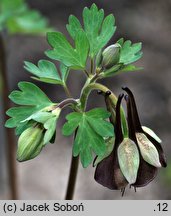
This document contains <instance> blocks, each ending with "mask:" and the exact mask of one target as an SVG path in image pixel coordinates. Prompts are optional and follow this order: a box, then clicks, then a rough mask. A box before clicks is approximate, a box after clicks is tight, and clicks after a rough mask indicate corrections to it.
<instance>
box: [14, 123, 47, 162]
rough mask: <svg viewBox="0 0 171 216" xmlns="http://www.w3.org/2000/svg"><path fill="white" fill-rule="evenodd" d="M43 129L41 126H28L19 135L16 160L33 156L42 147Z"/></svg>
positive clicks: (24, 159)
mask: <svg viewBox="0 0 171 216" xmlns="http://www.w3.org/2000/svg"><path fill="white" fill-rule="evenodd" d="M43 131H44V129H43V128H41V127H38V126H37V127H33V126H32V127H30V128H28V129H26V130H25V131H24V132H23V133H22V134H21V135H20V137H19V140H18V149H17V160H18V161H20V162H22V161H26V160H30V159H33V158H35V157H36V156H37V155H38V154H39V153H40V152H41V150H42V148H43V137H44V132H43Z"/></svg>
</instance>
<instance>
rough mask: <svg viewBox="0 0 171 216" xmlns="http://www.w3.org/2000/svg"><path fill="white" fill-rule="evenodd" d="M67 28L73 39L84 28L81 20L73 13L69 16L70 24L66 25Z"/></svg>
mask: <svg viewBox="0 0 171 216" xmlns="http://www.w3.org/2000/svg"><path fill="white" fill-rule="evenodd" d="M66 28H67V30H68V32H69V34H70V35H71V37H72V38H73V40H75V39H76V36H77V34H78V32H79V31H81V30H83V29H82V26H81V24H80V21H79V20H78V19H77V18H76V17H75V16H73V15H70V16H69V24H68V25H66Z"/></svg>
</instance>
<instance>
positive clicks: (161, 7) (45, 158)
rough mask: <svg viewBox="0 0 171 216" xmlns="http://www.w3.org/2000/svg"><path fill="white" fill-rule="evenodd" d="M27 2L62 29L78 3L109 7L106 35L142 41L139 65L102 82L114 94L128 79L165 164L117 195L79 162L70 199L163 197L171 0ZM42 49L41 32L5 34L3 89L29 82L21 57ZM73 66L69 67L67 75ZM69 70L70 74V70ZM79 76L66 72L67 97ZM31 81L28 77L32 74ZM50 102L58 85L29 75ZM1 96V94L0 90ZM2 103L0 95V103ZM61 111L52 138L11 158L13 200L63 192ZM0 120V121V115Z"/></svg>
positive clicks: (2, 171) (170, 181)
mask: <svg viewBox="0 0 171 216" xmlns="http://www.w3.org/2000/svg"><path fill="white" fill-rule="evenodd" d="M27 2H28V4H29V5H30V7H31V8H34V9H37V10H40V12H41V13H42V14H43V15H44V16H46V17H47V18H48V19H49V22H50V25H51V26H53V27H54V28H55V29H57V30H58V31H61V32H63V33H64V34H66V35H67V37H68V39H70V38H69V36H68V34H67V31H66V28H65V25H66V24H67V22H68V16H69V15H70V14H74V15H76V16H77V17H78V18H81V14H82V10H83V8H84V7H85V6H90V5H91V4H92V3H93V2H95V3H96V4H97V6H98V7H100V8H103V9H104V10H105V14H106V15H107V14H109V13H113V14H114V15H115V18H116V25H117V31H116V33H115V35H114V37H113V38H112V40H111V43H115V42H116V40H117V39H119V38H120V37H124V38H125V39H130V40H131V41H133V42H139V41H141V42H142V43H143V53H144V55H143V58H142V59H141V60H140V61H138V62H137V63H136V65H138V66H143V67H144V70H143V71H140V72H132V73H127V74H121V75H119V76H117V77H114V78H111V79H110V80H109V79H106V80H104V81H103V83H104V84H105V85H107V86H109V88H111V89H112V90H113V91H114V92H115V93H116V94H117V95H118V94H119V93H120V92H121V87H122V86H128V87H129V88H131V89H132V91H133V92H134V94H135V97H136V100H137V105H138V110H139V113H140V118H141V121H142V124H143V125H146V126H148V127H150V128H152V129H153V130H154V131H155V132H156V133H157V134H158V135H159V137H160V138H161V139H162V141H163V148H164V151H165V153H166V157H167V160H168V163H169V165H168V167H167V168H166V169H161V170H159V174H158V176H157V178H156V179H155V180H154V181H153V182H152V183H150V184H149V185H148V186H147V187H145V188H138V190H137V193H134V191H133V189H132V190H130V189H129V188H127V189H126V193H125V196H124V197H123V198H122V197H121V195H120V192H119V191H110V190H108V189H106V188H104V187H102V186H101V185H99V184H97V183H96V182H95V181H94V168H93V167H91V166H90V167H89V168H87V169H83V168H82V166H81V165H80V166H79V172H78V178H77V184H76V188H75V196H74V199H92V200H93V199H171V143H170V140H171V39H170V38H171V25H170V23H171V0H164V1H163V0H150V1H149V0H139V1H136V0H105V1H103V0H98V1H97V0H94V1H89V0H68V1H67V0H49V1H46V0H28V1H27ZM48 48H49V46H48V44H47V41H46V37H45V36H43V37H40V36H26V35H24V36H23V35H15V36H8V38H7V62H8V80H9V84H10V90H13V89H16V88H17V83H18V82H19V81H32V80H31V79H30V78H29V74H28V73H27V72H26V71H25V70H24V69H23V61H24V60H28V61H31V62H33V63H37V61H38V60H39V59H46V56H45V55H44V51H45V50H47V49H48ZM73 73H74V74H73ZM72 75H73V76H72ZM84 81H85V77H84V75H83V74H82V73H80V72H72V71H71V72H70V76H69V79H68V85H69V88H70V90H71V92H72V94H73V95H74V97H76V98H77V97H79V92H80V89H81V87H82V86H83V84H84ZM34 82H35V81H34ZM35 83H36V84H37V85H38V86H39V87H40V88H42V89H43V90H44V91H45V92H46V93H47V94H48V96H49V97H50V98H51V99H52V100H55V101H60V100H62V99H64V98H65V93H64V92H63V89H62V88H61V87H58V86H53V85H49V84H42V83H38V82H35ZM0 97H1V96H0ZM99 105H104V103H103V100H102V98H101V97H100V96H97V94H96V92H94V93H92V94H91V97H90V99H89V102H88V108H91V107H94V106H99ZM1 107H2V99H1V101H0V108H1ZM68 112H69V110H67V109H66V110H65V111H64V112H63V115H62V117H61V118H60V121H59V122H58V126H57V138H56V143H55V144H54V145H47V146H46V148H44V149H43V151H42V152H41V154H40V155H39V156H38V157H37V158H36V159H34V160H31V161H28V162H24V163H18V162H17V181H18V184H17V188H18V192H19V199H64V196H65V189H66V186H67V180H68V173H69V168H70V160H71V151H72V137H70V138H66V137H63V136H62V134H61V127H62V125H63V123H64V122H65V118H64V115H65V114H67V113H68ZM2 118H3V112H2V110H0V119H2ZM0 121H1V122H2V120H0ZM5 143H6V142H5V136H4V127H3V124H0V199H8V198H9V195H10V187H9V176H8V171H7V159H6V158H7V157H6V144H5Z"/></svg>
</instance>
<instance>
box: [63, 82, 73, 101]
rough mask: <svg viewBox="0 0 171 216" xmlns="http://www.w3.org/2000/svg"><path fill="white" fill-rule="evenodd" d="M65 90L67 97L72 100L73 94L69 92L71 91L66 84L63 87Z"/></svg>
mask: <svg viewBox="0 0 171 216" xmlns="http://www.w3.org/2000/svg"><path fill="white" fill-rule="evenodd" d="M63 88H64V90H65V93H66V95H67V96H68V97H69V98H71V97H72V95H71V92H70V91H69V89H68V87H67V85H66V84H64V85H63Z"/></svg>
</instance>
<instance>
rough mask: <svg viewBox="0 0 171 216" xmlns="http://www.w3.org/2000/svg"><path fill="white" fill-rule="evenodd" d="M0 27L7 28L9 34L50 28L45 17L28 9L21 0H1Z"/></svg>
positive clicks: (31, 32) (33, 32)
mask: <svg viewBox="0 0 171 216" xmlns="http://www.w3.org/2000/svg"><path fill="white" fill-rule="evenodd" d="M0 28H1V29H3V28H7V30H8V32H9V33H11V34H14V33H27V34H39V33H45V32H46V31H48V30H50V28H49V27H48V22H47V19H46V18H45V17H43V16H42V15H41V14H40V13H39V12H38V11H36V10H30V9H29V7H28V6H27V4H26V3H25V1H23V0H12V1H11V0H1V3H0Z"/></svg>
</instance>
